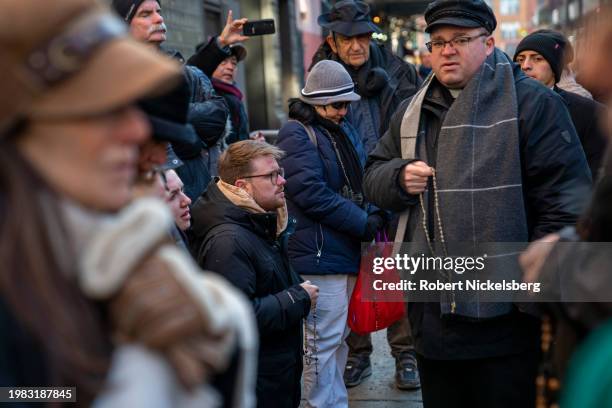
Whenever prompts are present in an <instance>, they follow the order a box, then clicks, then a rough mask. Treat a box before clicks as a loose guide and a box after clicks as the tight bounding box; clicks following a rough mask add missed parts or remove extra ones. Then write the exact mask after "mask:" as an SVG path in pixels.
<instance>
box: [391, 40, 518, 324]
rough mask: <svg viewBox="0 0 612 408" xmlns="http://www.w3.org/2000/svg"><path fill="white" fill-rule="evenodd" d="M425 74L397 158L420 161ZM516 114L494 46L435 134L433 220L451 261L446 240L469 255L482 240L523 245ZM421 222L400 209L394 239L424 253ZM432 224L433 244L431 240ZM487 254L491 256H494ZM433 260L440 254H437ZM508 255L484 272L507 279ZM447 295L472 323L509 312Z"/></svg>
mask: <svg viewBox="0 0 612 408" xmlns="http://www.w3.org/2000/svg"><path fill="white" fill-rule="evenodd" d="M433 77H434V75H431V76H430V77H429V78H428V80H427V81H426V82H425V84H424V85H423V87H422V88H421V90H420V91H419V92H418V93H417V94H415V96H414V97H413V99H412V101H411V103H410V104H409V106H408V108H407V110H406V112H405V114H404V117H403V120H402V125H401V148H402V158H403V159H412V158H415V157H427V156H426V151H425V143H424V142H421V141H420V140H419V143H418V144H417V134H418V132H419V121H420V118H421V106H422V103H423V99H424V98H425V94H426V92H427V89H428V88H429V86H430V85H431V82H432V79H433ZM517 115H518V107H517V98H516V89H515V84H514V75H513V72H512V62H511V61H510V59H509V58H508V56H506V54H504V53H503V52H502V51H500V50H498V49H497V48H496V49H495V51H494V52H493V53H492V54H491V55H490V56H488V57H487V59H486V60H485V62H484V63H483V64H482V66H481V68H480V69H479V71H478V72H477V73H476V74H475V75H474V77H473V78H472V79H471V80H470V81H469V83H468V84H467V86H466V87H465V88H464V89H463V91H462V92H461V93H460V94H459V96H458V97H457V99H456V100H455V102H454V103H453V105H452V106H451V108H450V109H449V111H448V113H447V115H446V117H445V119H444V122H443V123H442V128H441V130H440V134H439V136H438V150H437V157H436V163H437V165H436V177H437V184H438V194H439V200H440V203H439V204H440V217H441V219H442V225H443V228H444V235H445V238H446V242H447V248H448V253H449V254H450V255H451V256H452V255H453V243H463V244H464V243H472V244H473V248H474V252H475V253H482V252H481V251H482V250H483V245H482V244H483V243H495V242H497V243H499V242H526V241H527V240H528V231H527V218H526V214H525V207H524V203H523V192H522V181H521V160H520V146H519V130H518V119H517ZM417 149H418V150H417ZM430 193H432V192H426V193H425V197H424V202H425V203H428V202H429V197H427V194H430ZM433 213H435V212H433ZM422 217H423V214H422V211H421V209H420V207H419V206H415V207H413V208H411V209H409V210H407V211H406V212H404V213H403V214H402V215H401V217H400V220H399V226H398V234H397V236H396V242H401V241H403V240H404V239H406V240H410V241H412V243H414V244H415V245H414V246H413V248H417V247H419V249H422V248H427V246H426V245H424V246H422V245H421V244H423V243H425V242H426V238H425V234H424V232H423V228H422V224H421V222H422ZM437 222H438V221H437V220H436V240H439V234H437V228H438V226H437ZM449 243H450V244H449ZM462 246H463V245H462ZM437 248H440V246H439V245H437ZM485 250H486V249H485ZM455 253H456V252H455ZM495 253H496V254H497V255H499V254H500V251H499V250H498V251H497V252H495ZM489 254H490V253H489ZM436 255H438V256H443V255H442V254H441V251H439V252H437V253H436ZM463 255H466V254H465V252H463ZM511 258H513V257H508V256H505V257H504V256H500V257H495V259H491V260H490V261H487V263H486V269H485V270H486V271H487V273H488V272H490V271H491V270H492V269H493V270H495V271H496V273H497V271H499V273H504V274H505V275H504V276H506V277H509V276H508V271H509V269H508V268H512V269H511V270H512V271H513V272H512V274H515V273H516V272H519V271H518V270H517V271H515V270H514V269H515V266H516V265H514V264H513V262H515V261H513V260H511ZM492 265H494V267H492ZM451 275H452V274H451ZM519 276H520V275H519ZM513 277H514V276H513ZM469 278H482V276H480V277H478V276H474V275H472V276H470V277H469ZM451 279H452V276H451ZM455 280H456V279H455ZM449 296H450V295H449V293H446V292H445V293H443V294H442V298H441V302H440V306H441V310H442V314H449V313H452V311H451V307H450V297H449ZM452 296H453V299H454V300H455V301H456V305H457V308H456V310H455V311H454V314H457V315H462V316H467V317H472V318H490V317H495V316H499V315H503V314H506V313H508V312H509V311H510V310H511V307H512V305H511V303H481V302H479V301H475V300H474V297H473V295H470V294H468V293H465V292H455V293H453V294H452Z"/></svg>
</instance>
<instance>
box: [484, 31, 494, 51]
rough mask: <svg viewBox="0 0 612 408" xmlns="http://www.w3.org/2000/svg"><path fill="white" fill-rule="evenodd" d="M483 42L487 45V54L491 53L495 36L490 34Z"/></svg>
mask: <svg viewBox="0 0 612 408" xmlns="http://www.w3.org/2000/svg"><path fill="white" fill-rule="evenodd" d="M485 44H486V45H487V56H489V55H491V54H492V53H493V50H495V37H493V35H491V36H490V37H489V38H487V41H486V43H485Z"/></svg>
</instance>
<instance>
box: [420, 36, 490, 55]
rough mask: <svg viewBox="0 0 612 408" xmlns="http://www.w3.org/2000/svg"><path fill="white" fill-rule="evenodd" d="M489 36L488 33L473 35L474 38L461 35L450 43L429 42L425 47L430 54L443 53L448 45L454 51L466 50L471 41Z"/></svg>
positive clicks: (441, 41) (440, 41)
mask: <svg viewBox="0 0 612 408" xmlns="http://www.w3.org/2000/svg"><path fill="white" fill-rule="evenodd" d="M488 35H489V34H488V33H480V34H478V35H473V36H468V35H460V36H458V37H455V38H453V39H452V40H449V41H444V40H433V41H429V42H427V43H425V46H426V47H427V49H428V50H429V52H433V51H438V52H439V51H442V50H443V49H444V48H445V47H446V44H448V45H450V46H451V48H453V49H457V48H465V47H466V46H467V45H468V44H469V43H470V41H471V40H474V39H476V38H478V37H486V36H488Z"/></svg>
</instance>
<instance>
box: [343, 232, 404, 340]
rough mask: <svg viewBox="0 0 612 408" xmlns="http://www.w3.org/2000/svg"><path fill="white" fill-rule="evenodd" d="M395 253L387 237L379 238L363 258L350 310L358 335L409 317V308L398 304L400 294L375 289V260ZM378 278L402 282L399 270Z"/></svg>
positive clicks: (350, 320) (350, 316)
mask: <svg viewBox="0 0 612 408" xmlns="http://www.w3.org/2000/svg"><path fill="white" fill-rule="evenodd" d="M392 252H393V245H391V243H387V237H386V234H385V236H384V239H382V240H381V239H380V238H379V237H377V240H376V242H375V243H374V244H372V245H370V246H369V247H368V248H367V250H366V251H365V253H364V254H363V255H362V257H361V263H360V265H359V276H358V277H357V282H356V283H355V288H354V289H353V294H352V295H351V300H350V302H349V308H348V325H349V327H350V328H351V330H352V331H354V332H355V333H357V334H368V333H372V332H375V331H378V330H382V329H385V328H387V327H389V326H391V325H392V324H393V323H395V322H396V321H398V320H399V319H401V318H402V317H404V316H405V315H406V305H405V303H404V301H403V300H401V299H400V300H399V301H398V296H397V294H394V295H389V294H385V293H376V292H375V291H374V290H373V289H372V282H373V280H374V273H373V263H374V258H376V257H390V256H391V253H392ZM375 278H376V279H380V280H383V281H385V282H399V280H400V277H399V274H398V273H397V270H395V269H387V270H385V271H384V272H383V273H382V274H380V275H376V276H375ZM366 294H367V296H365V295H366Z"/></svg>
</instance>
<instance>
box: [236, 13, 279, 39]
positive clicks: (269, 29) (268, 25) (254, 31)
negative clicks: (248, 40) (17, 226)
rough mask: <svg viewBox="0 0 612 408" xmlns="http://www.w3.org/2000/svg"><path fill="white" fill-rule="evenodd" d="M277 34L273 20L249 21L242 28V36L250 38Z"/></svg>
mask: <svg viewBox="0 0 612 408" xmlns="http://www.w3.org/2000/svg"><path fill="white" fill-rule="evenodd" d="M275 32H276V28H275V26H274V19H271V18H267V19H264V20H252V21H248V22H246V23H245V24H244V26H243V27H242V34H243V35H246V36H249V37H253V36H256V35H267V34H274V33H275Z"/></svg>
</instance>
